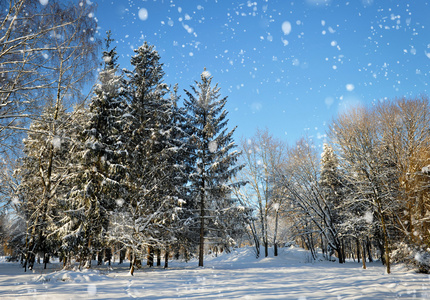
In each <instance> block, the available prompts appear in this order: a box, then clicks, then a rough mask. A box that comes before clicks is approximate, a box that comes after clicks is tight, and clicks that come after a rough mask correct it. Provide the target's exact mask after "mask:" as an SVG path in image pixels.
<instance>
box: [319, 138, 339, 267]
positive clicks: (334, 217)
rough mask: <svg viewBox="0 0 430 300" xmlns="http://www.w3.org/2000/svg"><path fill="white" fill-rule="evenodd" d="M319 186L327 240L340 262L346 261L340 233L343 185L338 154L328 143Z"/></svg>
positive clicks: (324, 152) (322, 156)
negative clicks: (328, 238)
mask: <svg viewBox="0 0 430 300" xmlns="http://www.w3.org/2000/svg"><path fill="white" fill-rule="evenodd" d="M319 187H320V189H321V197H322V200H323V203H324V207H323V210H324V211H325V214H324V219H325V223H326V225H327V226H326V227H327V230H328V234H327V236H328V237H330V240H329V241H327V242H328V243H329V245H330V246H331V247H332V248H333V249H334V250H335V251H336V252H337V253H338V258H339V263H344V262H345V258H344V256H343V251H342V242H341V240H340V233H339V227H340V224H341V223H342V219H341V212H340V210H341V209H342V207H341V204H342V203H341V201H342V197H343V192H342V189H343V186H342V179H341V176H340V173H339V170H338V161H337V157H336V154H335V153H334V151H333V148H332V147H331V146H330V145H328V144H324V145H323V153H322V154H321V171H320V177H319Z"/></svg>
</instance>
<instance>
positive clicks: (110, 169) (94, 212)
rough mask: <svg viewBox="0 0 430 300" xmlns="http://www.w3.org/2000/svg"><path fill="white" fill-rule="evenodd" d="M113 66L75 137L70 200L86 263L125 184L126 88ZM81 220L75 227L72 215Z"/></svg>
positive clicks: (107, 67) (120, 199)
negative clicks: (74, 164)
mask: <svg viewBox="0 0 430 300" xmlns="http://www.w3.org/2000/svg"><path fill="white" fill-rule="evenodd" d="M111 41H112V40H111V39H110V36H109V35H108V38H107V40H106V48H107V50H106V51H105V52H104V57H106V53H109V55H111V59H110V62H114V61H115V60H116V52H115V51H114V50H109V46H110V42H111ZM116 73H117V65H115V64H106V65H105V69H104V70H102V71H101V72H100V74H99V83H98V84H96V86H95V88H94V96H93V97H92V99H91V103H90V105H89V108H88V109H87V116H88V117H87V119H86V120H85V121H86V122H85V123H84V124H83V128H82V132H81V133H80V134H79V135H78V145H77V147H79V148H80V151H78V154H77V160H76V165H77V166H76V169H75V171H76V173H75V176H74V179H75V187H74V188H73V189H72V191H71V193H70V203H71V205H72V206H73V209H70V210H69V211H70V212H73V214H74V216H73V217H72V216H70V222H73V223H75V224H74V227H76V228H78V229H76V230H77V233H79V234H80V238H79V240H80V242H79V247H80V250H79V252H80V255H81V256H82V257H83V258H86V259H87V267H90V264H89V263H90V261H91V256H92V254H93V253H92V252H93V250H94V249H95V250H99V251H100V250H101V249H102V247H103V243H104V240H105V238H106V232H107V229H108V225H109V218H110V215H111V212H112V211H113V210H114V209H115V208H116V207H117V206H120V205H122V203H123V198H124V196H125V194H126V193H127V189H126V186H125V184H124V182H123V179H125V175H126V166H125V155H126V152H125V148H124V145H125V141H126V136H125V135H124V134H123V131H124V129H125V128H126V127H127V117H126V109H127V104H126V101H125V97H124V86H123V83H124V81H123V79H122V76H119V75H117V74H116ZM76 218H77V219H78V220H79V222H78V223H79V225H77V224H76V223H77V222H76V221H73V220H74V219H76Z"/></svg>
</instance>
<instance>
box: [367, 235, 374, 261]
mask: <svg viewBox="0 0 430 300" xmlns="http://www.w3.org/2000/svg"><path fill="white" fill-rule="evenodd" d="M371 246H372V245H371V243H370V241H369V237H366V251H367V258H368V259H369V262H373V258H372V249H371Z"/></svg>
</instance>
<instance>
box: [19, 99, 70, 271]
mask: <svg viewBox="0 0 430 300" xmlns="http://www.w3.org/2000/svg"><path fill="white" fill-rule="evenodd" d="M68 118H69V115H68V114H67V113H66V112H65V109H64V107H62V106H60V105H58V106H55V107H53V106H51V105H50V106H48V107H47V108H46V109H45V111H44V113H43V114H42V116H41V117H40V119H39V120H35V121H34V122H33V123H32V124H31V126H30V130H29V131H28V136H27V138H26V139H25V140H24V154H25V157H24V158H23V160H22V165H21V167H20V168H19V170H18V171H19V172H18V173H19V176H20V179H21V181H20V185H19V189H18V194H19V198H20V199H21V200H22V204H21V205H20V208H21V209H22V210H21V211H20V213H22V214H23V216H22V217H23V218H24V219H25V221H26V223H27V234H26V241H25V245H26V246H25V252H26V260H25V266H27V264H28V266H29V268H30V269H31V268H32V265H33V263H34V259H35V255H36V254H37V253H40V252H42V253H44V254H45V256H46V257H45V258H46V259H45V262H46V260H47V256H48V254H53V253H54V252H55V251H56V245H55V243H56V241H55V239H54V238H53V235H54V233H55V232H56V230H57V226H58V222H59V220H60V219H61V218H62V214H61V210H60V209H59V205H60V203H59V202H60V201H61V199H62V197H64V194H65V189H64V180H65V174H67V169H68V163H69V159H68V151H69V144H70V143H69V141H68V139H67V126H68V124H69V123H68Z"/></svg>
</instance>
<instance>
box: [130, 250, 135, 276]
mask: <svg viewBox="0 0 430 300" xmlns="http://www.w3.org/2000/svg"><path fill="white" fill-rule="evenodd" d="M135 264H136V255H135V254H134V252H133V253H132V259H131V260H130V275H131V276H134V265H135Z"/></svg>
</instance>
